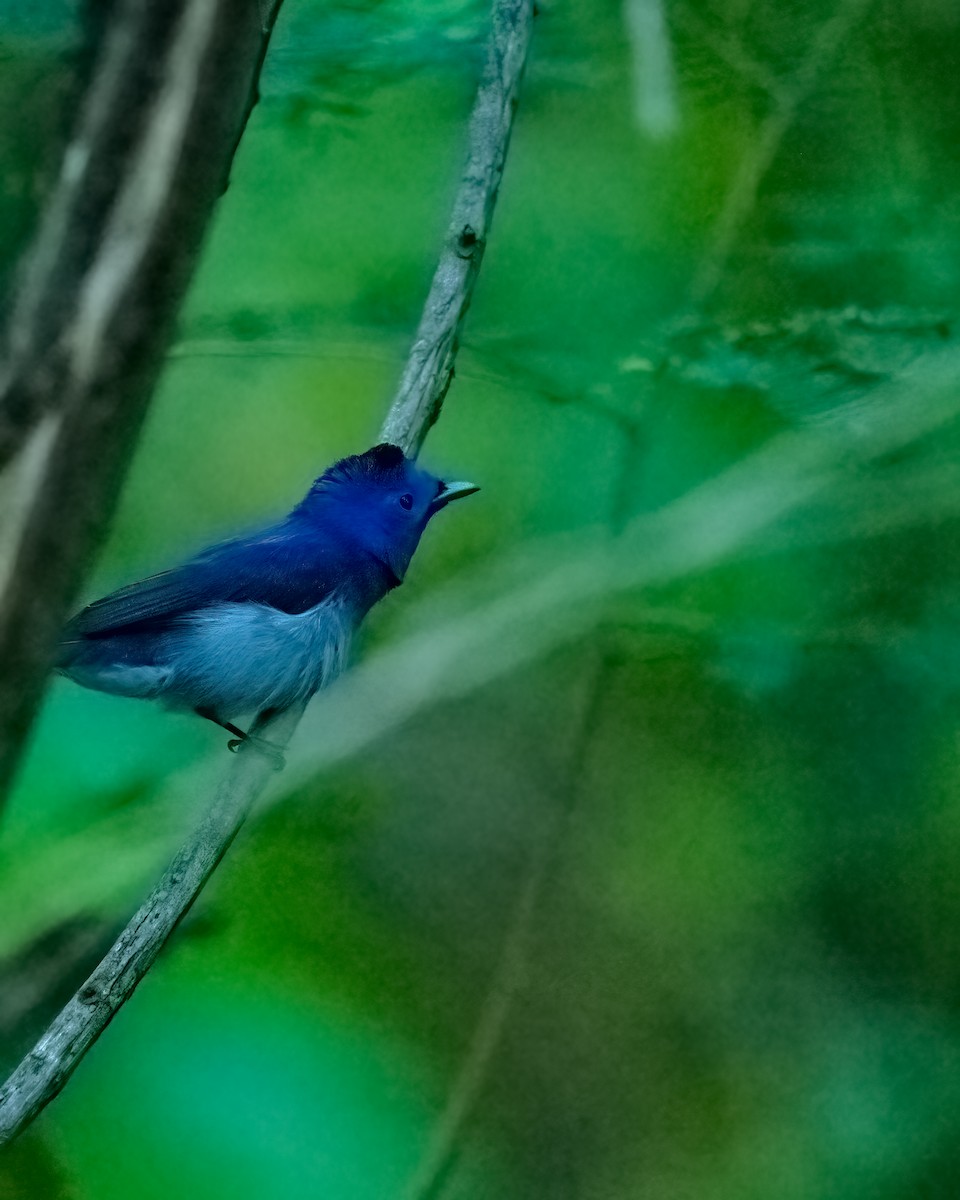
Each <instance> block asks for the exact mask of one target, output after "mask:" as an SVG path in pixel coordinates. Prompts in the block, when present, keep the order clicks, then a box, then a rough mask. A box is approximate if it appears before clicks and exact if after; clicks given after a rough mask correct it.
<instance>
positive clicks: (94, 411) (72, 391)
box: [0, 0, 278, 802]
mask: <svg viewBox="0 0 960 1200" xmlns="http://www.w3.org/2000/svg"><path fill="white" fill-rule="evenodd" d="M277 7H278V5H277V4H274V5H273V6H272V7H271V8H270V9H269V10H263V11H262V10H261V8H259V7H258V5H257V3H256V0H167V2H166V3H164V4H154V3H151V2H150V0H118V2H117V3H116V5H115V6H114V7H113V9H112V10H111V13H110V17H109V20H108V22H107V31H106V34H105V36H104V39H103V45H102V48H101V52H100V57H99V59H98V61H97V63H96V66H95V68H94V71H93V74H92V78H91V81H90V86H89V89H88V92H87V96H86V99H85V102H84V105H83V109H82V112H81V114H80V119H79V122H78V125H77V129H76V132H75V134H74V136H73V138H72V139H71V141H70V143H69V145H68V147H67V150H66V153H65V155H64V158H63V165H62V168H61V171H60V177H59V179H58V181H57V184H56V186H55V188H54V190H53V193H52V195H51V197H50V200H49V202H48V204H47V207H46V210H45V212H44V214H43V217H42V219H41V221H40V224H39V228H38V231H37V234H36V237H35V239H34V242H33V245H32V247H31V249H30V251H29V253H28V255H27V257H26V260H25V261H24V263H23V266H22V269H21V273H20V277H19V284H18V287H17V290H16V292H15V294H14V296H13V298H12V301H11V306H10V315H9V319H8V321H7V325H6V329H5V333H4V353H3V360H2V362H0V468H3V467H10V468H11V469H12V470H11V471H8V475H9V474H11V473H12V474H13V475H14V477H15V478H14V480H13V483H12V484H11V483H8V488H12V490H13V492H14V493H15V503H13V504H11V505H8V506H7V508H6V513H5V529H4V537H3V543H4V544H3V550H4V555H5V559H4V561H3V562H2V563H0V577H2V592H0V662H2V663H3V673H2V676H0V802H2V798H3V796H4V795H5V794H6V792H7V790H8V788H9V785H10V782H11V780H12V778H13V774H14V772H15V770H16V766H17V763H18V762H19V759H20V756H21V753H22V749H23V745H24V742H25V740H26V737H27V734H28V732H29V729H30V726H31V724H32V722H33V718H34V715H35V713H36V710H37V707H38V704H39V702H40V697H41V694H42V689H43V683H44V679H45V677H46V675H47V672H48V670H49V668H50V665H51V662H52V658H53V654H54V652H55V647H56V644H57V640H58V638H59V635H60V630H61V629H62V628H63V624H64V621H65V620H66V617H67V614H68V609H69V606H70V605H71V603H72V602H73V598H74V595H75V593H76V591H77V588H78V587H79V585H80V582H81V580H82V578H83V576H84V573H85V571H86V569H87V567H88V565H89V563H90V561H91V559H92V557H93V555H94V553H95V551H96V550H97V548H98V547H99V545H100V542H101V540H102V537H103V535H104V533H105V530H106V527H107V525H108V523H109V519H110V516H111V514H112V513H113V509H114V507H115V504H116V500H117V496H118V493H119V490H120V486H121V484H122V482H123V477H124V474H125V472H126V468H127V466H128V464H129V461H130V458H131V456H132V453H133V449H134V445H135V443H136V440H137V436H138V434H139V431H140V427H141V425H142V423H143V419H144V416H145V414H146V410H147V405H148V403H149V400H150V397H151V394H152V392H153V388H154V385H155V383H156V380H157V377H158V375H159V372H160V368H161V366H162V362H163V356H164V354H165V352H166V349H167V346H168V344H169V342H170V339H171V336H172V333H173V322H174V318H175V316H176V312H177V309H178V307H179V304H180V301H181V299H182V297H183V294H184V292H185V290H186V287H187V284H188V283H189V281H190V278H191V276H192V274H193V271H194V268H195V266H196V262H197V259H198V255H199V250H200V244H201V242H202V239H203V235H204V233H205V231H206V229H207V227H208V224H209V221H210V218H211V216H212V213H213V210H214V206H215V204H216V201H217V199H218V197H219V196H220V195H221V194H222V192H223V190H224V187H225V186H226V180H227V176H228V173H229V169H230V165H231V162H232V160H233V155H234V151H235V149H236V146H237V144H238V141H239V138H240V135H241V133H242V131H243V128H244V125H245V123H246V120H247V117H248V116H249V113H250V111H251V108H252V106H253V104H254V102H255V97H256V82H257V77H258V74H259V70H260V65H261V63H262V61H263V56H264V53H265V51H266V45H267V41H268V38H269V33H270V29H271V26H272V22H273V17H274V16H275V13H276V9H277Z"/></svg>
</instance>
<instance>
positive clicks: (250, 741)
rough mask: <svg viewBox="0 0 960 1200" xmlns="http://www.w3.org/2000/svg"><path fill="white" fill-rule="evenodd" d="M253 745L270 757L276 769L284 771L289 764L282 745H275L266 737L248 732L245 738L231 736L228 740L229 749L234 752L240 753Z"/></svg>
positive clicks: (255, 748)
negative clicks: (281, 747)
mask: <svg viewBox="0 0 960 1200" xmlns="http://www.w3.org/2000/svg"><path fill="white" fill-rule="evenodd" d="M251 746H252V747H253V749H254V750H257V751H258V752H259V753H260V754H262V755H264V756H265V757H266V758H268V759H270V761H271V762H272V763H273V769H274V770H275V771H282V770H283V768H284V767H285V766H286V765H287V760H286V757H285V755H284V753H283V751H282V750H281V749H280V747H279V746H275V745H274V744H273V742H268V741H267V739H266V738H261V737H257V736H256V735H254V734H249V733H248V734H247V736H246V737H245V738H231V739H230V741H229V742H227V749H228V750H232V751H233V753H234V754H239V753H240V751H241V750H243V749H246V748H247V747H251Z"/></svg>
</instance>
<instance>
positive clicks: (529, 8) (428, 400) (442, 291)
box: [380, 0, 533, 456]
mask: <svg viewBox="0 0 960 1200" xmlns="http://www.w3.org/2000/svg"><path fill="white" fill-rule="evenodd" d="M532 26H533V2H532V0H495V3H494V5H493V29H492V32H491V35H490V42H489V45H488V48H487V61H486V67H485V70H484V75H483V79H482V80H481V83H480V87H479V89H478V91H477V98H476V102H475V103H474V106H473V114H472V116H471V118H470V150H469V154H468V157H467V165H466V167H465V169H464V173H463V181H462V183H461V184H460V190H459V191H458V192H457V196H456V199H455V200H454V202H453V212H452V214H451V218H450V225H449V228H448V232H447V239H446V244H445V245H444V248H443V251H442V252H441V255H440V261H439V262H438V263H437V269H436V272H435V273H434V276H433V282H432V284H431V285H430V293H429V295H428V296H427V300H426V303H425V304H424V307H423V315H422V317H421V318H420V325H419V327H418V328H417V333H416V337H415V339H414V343H413V347H412V348H411V350H410V355H409V357H408V359H407V365H406V368H405V369H404V372H403V378H402V379H401V381H400V388H399V391H398V392H397V395H396V398H395V399H394V401H393V403H392V404H391V406H390V411H389V412H388V413H387V418H386V420H385V421H384V423H383V428H382V429H381V431H380V436H381V438H382V440H383V441H385V442H393V443H394V444H395V445H397V446H402V447H403V449H404V450H405V451H406V453H407V454H410V455H414V456H415V455H416V454H417V453H418V452H419V450H420V447H421V446H422V445H423V440H424V438H425V437H426V436H427V431H428V430H429V428H430V426H431V425H432V424H433V423H434V421H435V420H436V419H437V416H438V414H439V412H440V406H441V405H442V404H443V398H444V396H445V395H446V394H447V389H448V388H449V386H450V381H451V380H452V378H453V364H454V359H455V358H456V354H457V342H458V337H459V332H460V326H461V325H462V323H463V318H464V316H465V314H466V311H467V308H468V306H469V304H470V301H471V299H472V297H473V289H474V284H475V283H476V280H477V274H478V272H479V270H480V263H481V261H482V259H483V252H484V249H485V247H486V243H487V235H488V233H489V231H490V221H491V218H492V217H493V209H494V205H495V204H496V202H497V192H498V190H499V188H500V177H501V176H502V174H503V164H504V160H505V159H506V155H507V147H508V146H509V144H510V131H511V129H512V126H513V114H514V111H515V109H516V106H517V94H518V92H519V89H520V79H521V77H522V75H523V65H524V63H525V61H526V57H527V49H528V46H529V44H530V32H531V29H532Z"/></svg>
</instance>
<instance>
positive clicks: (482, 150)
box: [0, 0, 533, 1144]
mask: <svg viewBox="0 0 960 1200" xmlns="http://www.w3.org/2000/svg"><path fill="white" fill-rule="evenodd" d="M195 2H196V3H199V4H204V5H206V4H212V3H215V0H195ZM532 20H533V0H494V4H493V32H492V34H491V38H490V43H489V51H488V58H487V69H486V71H485V73H484V77H483V80H482V82H481V85H480V88H479V90H478V93H477V100H476V104H475V107H474V113H473V117H472V119H471V122H470V134H469V152H468V158H467V168H466V171H465V173H464V176H463V179H462V182H461V185H460V188H459V190H458V193H457V196H456V199H455V201H454V208H453V212H454V221H453V222H452V228H453V229H454V231H457V232H456V240H455V243H454V244H448V245H447V246H446V247H445V248H444V250H443V251H442V253H441V259H440V265H439V267H438V269H437V275H436V277H435V279H434V283H433V286H432V288H431V290H430V295H429V296H428V298H427V304H426V309H425V312H424V317H423V320H422V321H421V325H420V331H421V332H420V333H419V334H418V337H417V340H416V342H415V344H414V346H413V349H412V350H411V353H410V362H409V364H408V368H407V370H406V372H405V373H404V378H403V383H402V384H401V387H400V391H399V393H398V395H397V397H396V398H395V400H394V401H393V404H392V405H391V408H390V412H389V413H388V415H387V420H386V423H385V425H384V433H383V436H384V438H390V439H392V440H394V441H397V442H399V443H400V444H402V445H403V446H404V447H405V448H406V449H408V450H409V451H410V452H412V453H415V452H416V450H417V448H418V447H419V446H420V444H421V443H422V441H423V439H424V437H425V436H426V433H427V430H428V429H429V428H430V425H431V424H432V423H433V422H434V421H435V420H436V418H437V415H438V413H439V409H440V405H441V403H442V401H443V397H444V395H445V393H446V390H447V387H448V386H449V383H450V379H451V377H452V374H453V359H454V356H455V354H456V348H457V334H458V332H459V328H460V324H461V322H462V320H463V316H464V313H465V312H466V308H467V305H468V303H469V300H470V296H471V295H472V291H473V285H474V282H475V279H476V274H477V271H478V270H479V266H480V257H481V252H482V245H483V238H485V236H486V231H487V228H488V226H489V220H490V215H491V213H492V210H493V205H494V202H495V200H496V194H497V189H498V187H499V184H500V176H501V173H502V170H503V161H504V156H505V154H506V149H507V142H508V140H509V136H510V129H511V125H512V119H513V114H514V111H515V108H516V97H517V89H518V86H519V81H520V76H521V74H522V71H523V66H524V61H525V56H526V52H527V47H528V45H529V39H530V30H531V25H532ZM465 215H466V216H468V217H470V219H474V220H477V221H478V222H479V224H478V225H477V226H475V227H473V228H474V230H475V231H476V233H477V235H478V237H477V246H476V247H475V248H474V247H473V245H472V243H471V239H470V238H468V237H466V236H465V235H466V233H467V227H466V225H464V224H463V223H462V222H463V220H464V217H465ZM458 248H459V249H460V250H462V251H463V252H464V253H465V254H466V257H463V258H462V257H461V255H460V254H459V253H458ZM454 259H455V260H456V261H453V260H454ZM425 330H426V331H427V333H428V334H430V335H431V337H432V336H433V335H434V334H435V338H436V340H434V341H432V342H430V344H429V345H425V344H424V337H426V336H427V335H426V334H424V331H425ZM421 334H422V335H423V336H421ZM301 716H302V710H297V711H294V710H288V711H287V712H285V713H282V714H280V715H279V716H278V717H276V718H274V720H273V721H272V722H271V723H270V724H269V726H267V727H265V729H264V732H266V733H268V736H269V738H270V740H271V741H273V742H276V743H279V744H280V745H286V743H287V741H288V740H289V738H290V736H291V734H292V732H293V730H294V729H295V727H296V725H297V723H298V722H299V720H300V717H301ZM270 775H271V763H270V762H269V760H267V759H266V758H265V757H264V756H263V755H260V754H258V753H257V752H256V751H255V750H253V751H247V752H245V753H242V754H240V755H238V756H237V758H236V759H235V760H234V761H232V762H231V763H230V766H229V769H228V770H227V772H226V774H225V776H224V778H223V781H222V782H221V784H220V787H219V789H218V791H217V795H216V798H215V801H214V804H213V807H212V809H211V811H210V813H209V814H208V816H207V817H206V818H205V820H204V821H203V823H202V824H201V825H200V827H199V828H198V829H197V830H196V832H195V833H194V834H193V835H191V837H190V838H189V839H188V841H187V842H186V844H185V845H184V846H183V848H182V849H181V850H180V852H179V854H178V855H177V856H176V858H175V859H174V860H173V862H172V863H171V865H170V867H169V868H168V869H167V871H166V873H165V874H164V876H163V878H162V879H161V880H160V882H159V883H158V884H157V886H156V888H155V889H154V891H153V892H152V893H151V895H150V896H149V897H148V898H147V900H146V901H145V902H144V903H143V905H142V906H141V908H140V909H139V911H138V912H137V914H136V915H135V916H134V917H133V919H132V920H131V921H130V922H129V924H128V925H127V926H126V928H125V929H124V931H123V932H122V933H121V935H120V937H119V938H118V939H117V941H116V942H115V944H114V945H113V947H112V948H111V950H110V951H109V953H108V954H107V956H106V957H105V958H104V959H103V961H102V962H101V963H100V965H99V966H98V967H97V968H96V970H95V971H94V972H93V974H92V975H91V976H90V977H89V978H88V980H87V981H86V983H85V984H84V985H83V986H82V987H81V988H80V989H79V990H78V991H77V993H76V994H75V995H74V996H73V998H72V999H71V1000H70V1001H69V1002H68V1003H67V1004H66V1006H65V1007H64V1008H63V1009H62V1010H61V1012H60V1013H59V1014H58V1016H57V1017H56V1018H55V1019H54V1021H53V1022H52V1023H51V1025H50V1026H49V1027H48V1029H47V1031H46V1033H44V1035H43V1036H42V1037H41V1038H40V1040H39V1042H38V1043H37V1045H36V1046H35V1047H34V1049H33V1050H32V1051H31V1052H30V1053H29V1054H28V1055H27V1056H26V1058H25V1059H24V1060H23V1061H22V1062H21V1064H20V1065H19V1066H18V1067H17V1068H16V1070H15V1071H14V1072H13V1074H12V1075H11V1076H10V1078H9V1079H8V1080H7V1082H6V1083H5V1084H4V1086H3V1087H2V1088H0V1144H3V1143H5V1142H8V1141H10V1140H12V1139H13V1138H14V1137H16V1136H17V1134H18V1133H19V1132H20V1131H21V1130H22V1129H24V1128H25V1127H26V1126H27V1125H28V1124H29V1123H30V1122H31V1121H32V1120H33V1118H34V1117H35V1116H36V1115H37V1113H39V1112H40V1111H41V1109H42V1108H43V1107H44V1106H45V1105H46V1104H48V1103H49V1102H50V1100H52V1099H53V1098H54V1096H56V1095H57V1094H58V1093H59V1092H60V1090H61V1089H62V1088H63V1086H64V1085H65V1083H66V1082H67V1080H68V1079H69V1077H70V1075H71V1074H72V1072H73V1071H74V1069H75V1068H76V1067H77V1065H78V1064H79V1062H80V1060H81V1059H82V1058H83V1056H84V1054H85V1053H86V1052H87V1050H88V1049H89V1048H90V1047H91V1046H92V1045H93V1043H94V1042H95V1041H96V1040H97V1038H98V1037H99V1036H100V1034H101V1033H102V1032H103V1030H104V1029H105V1028H106V1026H107V1025H108V1024H109V1022H110V1021H111V1020H112V1018H113V1017H114V1015H115V1014H116V1013H117V1011H118V1010H119V1009H120V1007H121V1006H122V1005H123V1004H124V1002H125V1001H126V1000H127V999H128V998H129V997H130V996H131V995H132V994H133V991H134V989H135V988H136V986H137V984H138V983H139V982H140V980H141V979H142V978H143V977H144V975H145V974H146V973H147V971H148V970H149V969H150V967H151V965H152V964H153V962H154V961H155V960H156V957H157V955H158V954H159V953H160V950H161V949H162V948H163V945H164V943H165V942H166V941H167V939H168V938H169V937H170V935H171V933H172V932H173V930H174V929H175V928H176V926H177V924H178V923H179V922H180V920H181V919H182V917H183V916H184V915H185V913H186V912H187V911H188V910H189V908H190V906H191V905H192V904H193V902H194V900H195V899H196V897H197V895H198V894H199V892H200V890H201V889H202V887H203V885H204V884H205V883H206V881H207V879H208V878H209V877H210V875H211V874H212V872H213V871H214V869H215V868H216V866H217V863H218V862H219V861H220V859H221V858H222V857H223V855H224V853H225V852H226V850H227V848H228V847H229V845H230V843H231V842H232V841H233V839H234V837H235V836H236V834H237V831H238V830H239V828H240V826H241V825H242V824H243V821H244V819H245V818H246V816H247V813H248V812H249V811H250V808H251V806H252V804H253V803H254V801H255V800H256V798H257V797H258V796H259V795H260V794H261V792H262V791H263V790H264V788H265V787H266V784H267V782H268V780H269V778H270Z"/></svg>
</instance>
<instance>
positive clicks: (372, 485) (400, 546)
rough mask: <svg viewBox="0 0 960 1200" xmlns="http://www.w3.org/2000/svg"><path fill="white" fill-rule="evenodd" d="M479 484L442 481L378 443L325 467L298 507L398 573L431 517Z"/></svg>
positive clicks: (396, 449) (401, 572)
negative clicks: (360, 452) (369, 448)
mask: <svg viewBox="0 0 960 1200" xmlns="http://www.w3.org/2000/svg"><path fill="white" fill-rule="evenodd" d="M476 491H479V488H478V487H477V486H476V485H475V484H472V483H460V482H457V483H445V482H444V481H443V480H441V479H438V478H437V477H436V476H435V475H431V474H429V472H427V471H424V470H422V469H421V468H420V467H418V466H417V464H416V463H415V462H414V461H413V460H412V459H410V458H407V457H406V455H405V454H404V453H403V451H402V450H401V449H400V447H399V446H392V445H390V444H389V443H383V444H382V445H379V446H374V447H373V449H372V450H367V451H365V452H364V453H363V454H354V455H351V456H350V457H349V458H342V459H341V460H340V461H339V462H338V463H334V465H333V466H332V467H330V468H329V469H328V470H326V471H324V473H323V474H322V475H321V476H320V478H319V479H318V480H317V481H316V482H315V483H314V485H313V487H312V488H311V489H310V491H309V492H308V493H307V496H306V498H305V499H304V501H303V503H302V504H301V505H300V506H299V508H298V509H297V510H296V511H297V513H299V514H301V515H303V516H305V517H307V518H308V519H310V520H315V521H317V522H318V523H321V524H323V525H324V526H326V527H328V528H334V529H336V531H337V532H338V534H339V535H340V536H342V537H344V538H345V539H346V540H348V541H350V542H352V543H354V544H355V545H356V546H357V547H358V548H360V549H362V550H365V551H366V552H367V553H368V554H372V555H373V556H374V557H376V558H377V559H379V560H380V561H381V562H382V563H383V564H384V565H385V566H386V567H387V568H388V569H389V570H390V571H391V572H392V573H393V575H394V576H395V577H396V579H397V581H398V582H399V581H400V580H402V579H403V577H404V575H405V573H406V570H407V567H408V566H409V565H410V560H411V558H413V554H414V551H415V550H416V548H417V544H418V543H419V541H420V537H421V535H422V533H423V531H424V529H426V527H427V522H428V521H429V520H430V518H431V517H432V516H433V515H434V514H435V513H438V512H439V511H440V509H441V508H445V507H446V506H447V505H448V504H449V503H450V501H451V500H457V499H459V498H460V497H461V496H469V495H470V494H471V493H472V492H476Z"/></svg>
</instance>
